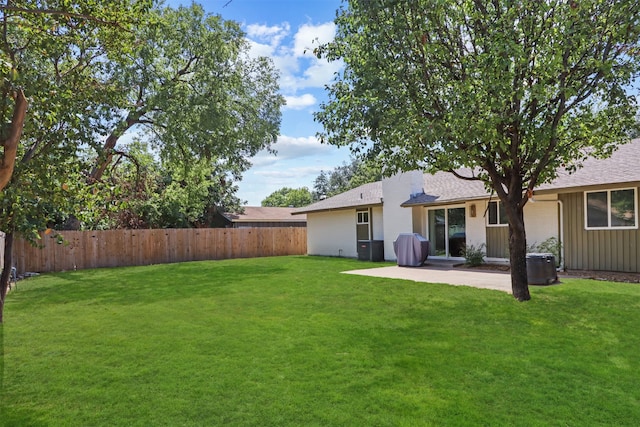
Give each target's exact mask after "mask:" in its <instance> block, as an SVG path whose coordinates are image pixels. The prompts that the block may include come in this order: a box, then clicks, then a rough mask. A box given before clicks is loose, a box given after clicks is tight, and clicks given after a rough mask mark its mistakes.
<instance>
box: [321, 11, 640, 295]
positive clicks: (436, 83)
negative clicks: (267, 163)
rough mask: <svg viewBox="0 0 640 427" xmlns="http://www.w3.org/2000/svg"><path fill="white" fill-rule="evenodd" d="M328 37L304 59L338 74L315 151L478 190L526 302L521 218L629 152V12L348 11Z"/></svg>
mask: <svg viewBox="0 0 640 427" xmlns="http://www.w3.org/2000/svg"><path fill="white" fill-rule="evenodd" d="M336 25H337V34H336V37H335V40H334V41H333V42H331V43H329V44H326V45H323V46H321V47H320V48H319V49H318V50H317V51H316V52H317V54H318V55H319V56H324V57H326V58H328V59H330V60H336V59H343V60H344V62H345V69H344V71H343V72H342V73H341V74H340V75H339V76H338V77H337V80H336V82H335V83H334V84H333V85H332V86H331V87H330V90H329V93H330V99H329V101H328V102H327V103H325V104H324V105H323V106H322V110H321V111H320V112H319V113H317V115H316V118H317V120H319V121H320V122H321V123H322V124H323V125H324V128H325V134H324V135H321V137H322V139H323V140H324V141H329V142H330V143H333V144H337V145H348V144H354V146H355V147H356V148H357V149H360V148H363V147H364V148H365V149H368V150H372V151H373V152H375V153H377V154H379V155H380V156H382V158H383V159H384V161H385V166H386V167H387V169H386V172H387V173H393V172H397V171H407V170H412V169H418V168H422V169H427V170H431V171H435V170H446V171H451V172H453V173H454V174H456V175H458V176H460V178H463V179H470V180H481V181H482V182H484V183H485V185H486V187H487V188H488V189H490V190H491V191H493V192H495V194H497V196H498V197H499V199H500V201H501V202H502V203H503V205H504V207H505V211H506V213H507V217H508V221H509V255H510V261H511V280H512V288H513V296H514V297H515V298H516V299H518V300H521V301H522V300H528V299H530V294H529V289H528V285H527V270H526V235H525V227H524V218H523V208H524V206H525V204H526V203H527V200H528V198H529V196H530V195H531V194H532V192H533V190H534V188H535V187H536V186H537V185H539V184H541V183H545V182H549V181H551V180H553V179H554V177H555V176H556V173H557V172H556V171H557V170H558V169H559V168H562V167H565V168H569V169H572V168H575V167H576V166H577V165H578V164H579V162H580V161H581V160H582V159H584V158H585V157H586V156H606V155H609V154H610V153H611V152H612V151H613V150H614V149H615V147H616V146H617V145H619V144H622V143H625V142H626V141H628V132H629V129H630V128H631V127H633V126H634V116H635V114H636V111H637V106H636V102H637V101H636V98H635V96H634V95H636V94H634V93H631V92H630V88H631V86H630V84H631V83H632V82H633V81H634V79H636V78H637V76H638V70H639V62H640V55H639V37H640V3H639V2H637V1H635V0H628V1H611V0H570V1H567V0H545V1H540V0H519V1H513V0H492V1H484V0H482V1H479V0H460V1H441V0H350V1H349V2H348V4H347V5H346V6H343V7H342V8H341V9H340V11H339V13H338V16H337V18H336ZM463 166H464V167H468V168H471V169H472V170H474V171H475V173H473V174H468V175H461V174H460V173H458V172H456V171H457V170H459V168H460V167H463Z"/></svg>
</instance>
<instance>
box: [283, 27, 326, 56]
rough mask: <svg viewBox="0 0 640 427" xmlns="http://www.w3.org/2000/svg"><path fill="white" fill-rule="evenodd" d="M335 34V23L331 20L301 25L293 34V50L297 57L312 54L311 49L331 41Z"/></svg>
mask: <svg viewBox="0 0 640 427" xmlns="http://www.w3.org/2000/svg"><path fill="white" fill-rule="evenodd" d="M335 35H336V25H335V24H334V23H333V22H325V23H324V24H319V25H312V24H304V25H301V26H300V27H299V28H298V31H297V32H296V34H295V36H293V40H294V43H293V52H294V54H295V55H296V56H298V57H300V56H305V55H313V49H315V48H316V47H318V46H319V45H321V44H325V43H328V42H330V41H332V40H333V38H334V37H335Z"/></svg>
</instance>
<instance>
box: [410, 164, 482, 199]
mask: <svg viewBox="0 0 640 427" xmlns="http://www.w3.org/2000/svg"><path fill="white" fill-rule="evenodd" d="M458 173H459V174H460V175H462V176H468V177H471V176H472V174H471V170H470V169H460V170H458ZM422 188H423V189H424V193H423V194H417V195H416V196H414V197H412V198H411V199H409V200H407V201H406V202H404V203H403V204H402V206H413V205H424V204H433V203H455V202H457V201H462V200H473V199H482V198H485V197H487V196H488V195H489V193H487V191H486V190H485V188H484V184H483V183H482V182H480V181H468V180H465V179H460V178H458V177H456V176H455V175H453V174H452V173H450V172H436V173H435V174H433V175H432V174H429V173H426V174H424V184H423V187H422Z"/></svg>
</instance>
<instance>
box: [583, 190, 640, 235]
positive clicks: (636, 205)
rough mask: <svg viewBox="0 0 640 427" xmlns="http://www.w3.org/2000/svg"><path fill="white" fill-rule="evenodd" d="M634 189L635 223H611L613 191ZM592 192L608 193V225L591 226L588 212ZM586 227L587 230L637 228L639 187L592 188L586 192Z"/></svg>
mask: <svg viewBox="0 0 640 427" xmlns="http://www.w3.org/2000/svg"><path fill="white" fill-rule="evenodd" d="M627 190H633V214H634V225H631V226H625V225H616V226H612V225H611V193H612V192H616V191H627ZM592 193H605V194H606V195H607V225H606V226H597V227H589V216H588V214H589V212H588V204H587V195H588V194H592ZM583 198H584V229H585V230H587V231H593V230H637V229H638V188H637V187H624V188H612V189H611V188H610V189H607V190H591V191H585V192H584V197H583Z"/></svg>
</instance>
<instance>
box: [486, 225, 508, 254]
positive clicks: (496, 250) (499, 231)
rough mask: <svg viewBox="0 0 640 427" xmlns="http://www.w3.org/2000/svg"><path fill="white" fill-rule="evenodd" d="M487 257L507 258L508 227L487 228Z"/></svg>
mask: <svg viewBox="0 0 640 427" xmlns="http://www.w3.org/2000/svg"><path fill="white" fill-rule="evenodd" d="M487 257H488V258H509V227H487Z"/></svg>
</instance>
